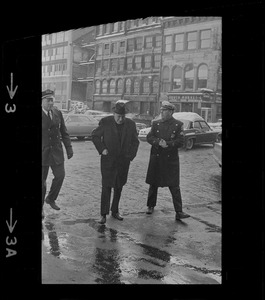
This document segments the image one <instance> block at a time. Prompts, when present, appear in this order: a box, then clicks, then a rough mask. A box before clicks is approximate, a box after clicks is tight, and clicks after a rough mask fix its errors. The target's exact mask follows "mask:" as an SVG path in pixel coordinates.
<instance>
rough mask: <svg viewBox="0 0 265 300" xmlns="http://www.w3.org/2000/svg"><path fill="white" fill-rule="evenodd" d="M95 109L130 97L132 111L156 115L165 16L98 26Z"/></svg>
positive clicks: (107, 109)
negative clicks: (162, 28) (162, 20)
mask: <svg viewBox="0 0 265 300" xmlns="http://www.w3.org/2000/svg"><path fill="white" fill-rule="evenodd" d="M95 43H96V57H95V92H94V98H93V103H94V106H93V107H94V109H102V110H104V111H110V110H111V106H112V103H113V102H115V101H116V100H118V99H125V100H129V101H130V102H129V103H128V106H129V110H130V112H132V113H135V114H140V115H146V116H154V115H155V114H156V108H157V102H158V99H159V82H160V69H161V51H162V35H161V18H158V17H150V18H146V19H138V20H128V21H122V22H117V23H114V24H104V25H100V26H97V31H96V42H95Z"/></svg>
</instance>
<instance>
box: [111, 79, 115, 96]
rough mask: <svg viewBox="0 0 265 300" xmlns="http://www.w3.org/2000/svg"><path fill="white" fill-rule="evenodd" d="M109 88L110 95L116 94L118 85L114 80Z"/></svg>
mask: <svg viewBox="0 0 265 300" xmlns="http://www.w3.org/2000/svg"><path fill="white" fill-rule="evenodd" d="M109 87H110V94H116V83H115V80H114V79H111V80H110V84H109Z"/></svg>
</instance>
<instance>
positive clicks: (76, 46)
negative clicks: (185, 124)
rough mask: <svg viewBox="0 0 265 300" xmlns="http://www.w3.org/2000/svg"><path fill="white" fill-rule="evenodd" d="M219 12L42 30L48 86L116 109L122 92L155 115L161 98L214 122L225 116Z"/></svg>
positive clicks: (65, 100)
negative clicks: (216, 13) (223, 109)
mask: <svg viewBox="0 0 265 300" xmlns="http://www.w3.org/2000/svg"><path fill="white" fill-rule="evenodd" d="M221 39H222V19H221V17H209V16H208V17H148V18H145V19H137V20H127V21H118V22H116V23H109V24H102V25H99V26H92V27H87V28H82V29H77V30H70V31H65V32H59V33H53V34H47V35H43V37H42V49H43V50H42V64H43V66H42V78H43V80H42V85H43V88H50V89H52V90H54V91H55V99H56V105H57V106H58V107H59V108H69V100H70V99H71V100H75V101H81V102H84V103H85V104H87V106H88V107H89V108H92V109H96V110H103V111H111V108H112V106H113V103H114V102H116V101H117V100H119V99H125V100H129V103H128V106H129V110H130V112H132V113H134V114H137V115H139V116H140V118H143V119H144V118H145V119H148V120H151V119H153V118H154V117H155V116H156V115H158V114H159V110H160V105H161V102H162V101H163V100H168V101H170V102H172V103H173V104H174V105H175V106H176V111H193V112H196V113H198V114H200V115H201V116H203V117H204V118H205V119H206V120H207V121H209V122H215V121H217V120H218V119H220V118H222V111H221V103H222V76H221V75H222V74H221V70H222V69H221V63H222V62H221V51H222V48H221Z"/></svg>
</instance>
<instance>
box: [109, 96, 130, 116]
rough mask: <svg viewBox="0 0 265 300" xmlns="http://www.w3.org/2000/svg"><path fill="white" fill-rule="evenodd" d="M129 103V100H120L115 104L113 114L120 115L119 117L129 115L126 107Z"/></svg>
mask: <svg viewBox="0 0 265 300" xmlns="http://www.w3.org/2000/svg"><path fill="white" fill-rule="evenodd" d="M127 102H129V101H127V100H118V101H117V102H116V103H115V106H114V107H113V109H112V110H113V112H115V113H116V114H119V115H125V114H127V113H128V110H127V108H126V107H125V104H126V103H127Z"/></svg>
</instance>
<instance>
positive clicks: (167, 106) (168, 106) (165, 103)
mask: <svg viewBox="0 0 265 300" xmlns="http://www.w3.org/2000/svg"><path fill="white" fill-rule="evenodd" d="M161 109H162V110H166V109H169V110H175V106H174V105H173V104H171V103H170V102H168V101H163V102H162V105H161Z"/></svg>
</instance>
